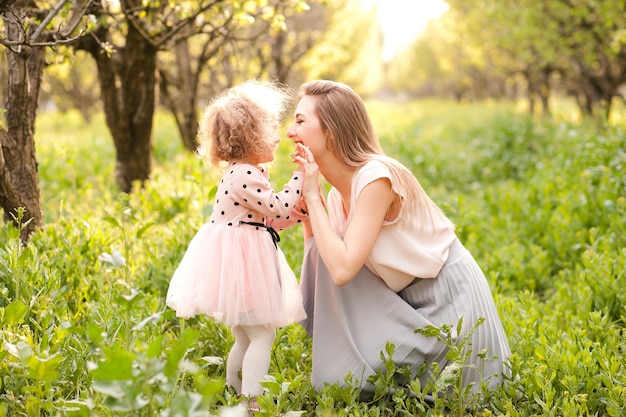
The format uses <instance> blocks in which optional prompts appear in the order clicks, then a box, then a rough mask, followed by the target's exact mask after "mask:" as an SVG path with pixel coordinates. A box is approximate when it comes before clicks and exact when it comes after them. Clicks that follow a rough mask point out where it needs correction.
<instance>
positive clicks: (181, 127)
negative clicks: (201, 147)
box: [159, 39, 202, 151]
mask: <svg viewBox="0 0 626 417" xmlns="http://www.w3.org/2000/svg"><path fill="white" fill-rule="evenodd" d="M174 56H175V57H176V69H177V74H178V79H177V80H178V82H175V81H174V80H173V78H174V76H172V75H170V73H169V72H168V71H166V70H165V69H160V71H159V74H160V84H161V92H162V95H163V97H164V98H165V101H166V105H167V107H168V108H169V110H170V112H171V113H172V115H174V119H175V120H176V126H178V131H179V132H180V136H181V138H182V140H183V144H184V145H185V148H186V149H188V150H190V151H195V150H196V148H197V147H198V141H197V139H196V138H197V134H198V115H197V113H196V106H197V100H198V82H197V80H198V76H199V72H200V69H201V68H202V66H201V65H202V63H201V62H198V63H197V67H198V68H197V69H196V72H194V70H193V68H192V59H191V56H190V53H189V42H188V41H187V40H186V39H185V40H183V41H181V42H179V43H177V44H176V46H175V47H174Z"/></svg>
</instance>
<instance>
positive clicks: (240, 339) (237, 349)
mask: <svg viewBox="0 0 626 417" xmlns="http://www.w3.org/2000/svg"><path fill="white" fill-rule="evenodd" d="M231 331H232V332H233V335H235V343H234V344H233V347H232V348H231V349H230V353H229V354H228V360H227V362H226V385H230V386H231V387H233V388H235V391H237V394H241V377H240V376H239V371H241V369H242V364H243V357H244V354H245V353H246V351H247V350H248V345H249V344H250V339H248V335H247V334H246V332H245V331H244V329H243V328H242V327H239V326H235V327H233V328H232V329H231Z"/></svg>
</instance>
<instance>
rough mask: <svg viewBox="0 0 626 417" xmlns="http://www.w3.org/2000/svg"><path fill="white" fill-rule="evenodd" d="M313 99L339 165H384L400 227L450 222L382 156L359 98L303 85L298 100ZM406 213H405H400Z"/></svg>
mask: <svg viewBox="0 0 626 417" xmlns="http://www.w3.org/2000/svg"><path fill="white" fill-rule="evenodd" d="M303 96H311V97H315V98H316V107H317V116H318V118H319V120H320V124H321V127H322V129H323V130H324V131H325V133H326V135H327V142H326V146H327V148H328V149H329V150H330V151H331V152H332V153H333V154H334V155H335V156H336V157H337V158H338V159H339V160H340V161H342V162H344V163H345V164H347V165H349V166H353V167H359V166H361V165H363V164H365V163H366V162H368V161H370V160H378V161H380V162H382V163H384V164H385V165H386V166H387V167H388V168H389V170H390V171H391V176H392V181H393V184H394V187H397V189H398V190H399V192H400V197H401V198H402V204H401V208H400V210H401V211H400V214H399V216H400V223H401V224H403V225H404V226H408V225H409V224H411V223H412V222H413V221H414V220H415V219H416V218H417V220H418V222H419V225H420V227H421V228H422V229H423V230H432V226H433V223H434V220H435V218H438V219H441V220H443V221H444V222H446V223H448V224H449V225H450V226H452V222H451V221H450V220H449V219H448V217H447V216H446V215H445V214H444V213H443V211H442V210H441V209H440V208H439V207H438V206H437V205H436V204H435V203H434V202H433V201H432V200H431V198H430V197H429V196H428V194H427V193H426V191H424V189H423V188H422V186H421V184H420V183H419V181H418V179H417V178H416V177H415V175H413V173H412V172H411V171H410V170H409V169H408V168H407V167H406V166H404V165H402V164H401V163H400V162H399V161H397V160H396V159H394V158H391V157H389V156H386V155H385V152H384V151H383V148H382V146H381V144H380V141H379V139H378V136H377V135H376V132H375V131H374V127H373V126H372V122H371V120H370V117H369V114H368V112H367V109H366V108H365V104H364V103H363V100H362V99H361V97H360V96H359V95H358V94H357V93H356V92H355V91H354V90H353V89H352V88H350V87H349V86H348V85H346V84H343V83H339V82H335V81H328V80H315V81H310V82H308V83H304V84H302V86H301V87H300V90H299V92H298V97H297V99H298V100H300V99H301V98H302V97H303ZM404 210H406V211H407V212H406V213H403V211H404Z"/></svg>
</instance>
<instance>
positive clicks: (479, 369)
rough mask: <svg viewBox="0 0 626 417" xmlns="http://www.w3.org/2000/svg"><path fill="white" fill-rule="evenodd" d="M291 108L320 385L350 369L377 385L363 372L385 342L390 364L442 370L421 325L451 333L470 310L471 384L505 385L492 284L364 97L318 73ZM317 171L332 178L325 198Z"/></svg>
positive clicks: (466, 370)
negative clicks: (388, 143)
mask: <svg viewBox="0 0 626 417" xmlns="http://www.w3.org/2000/svg"><path fill="white" fill-rule="evenodd" d="M294 116H295V120H294V123H293V125H292V126H291V127H290V128H289V130H288V132H287V135H288V136H289V137H290V138H291V139H292V140H293V141H294V142H295V143H296V148H297V152H296V154H294V159H295V160H297V161H299V162H301V163H302V164H303V166H304V169H305V183H304V190H303V193H304V199H305V203H306V206H307V211H308V214H309V220H308V222H305V223H304V229H303V230H304V234H305V239H306V249H305V259H304V261H303V266H302V274H301V279H300V285H301V289H302V292H303V297H304V303H305V309H306V311H307V319H306V320H305V321H303V322H302V324H303V326H304V327H305V328H306V330H307V332H308V333H309V335H311V337H312V338H313V369H312V375H311V379H312V384H313V385H314V386H316V387H322V386H323V385H324V384H325V383H330V384H333V383H339V384H344V383H345V382H344V381H345V377H346V376H347V375H348V374H351V375H352V376H353V377H354V378H356V379H357V380H359V381H360V384H361V387H362V388H363V390H364V391H365V392H368V391H372V390H373V385H372V384H371V383H368V382H367V379H368V377H369V376H370V375H372V374H375V373H376V371H377V370H378V369H380V368H382V367H383V362H382V359H381V352H384V351H385V345H386V344H387V342H390V343H393V344H394V345H395V352H394V355H393V361H394V363H395V364H396V365H397V366H404V365H407V366H409V367H410V369H411V371H412V372H413V374H414V375H415V374H416V373H417V371H418V368H419V367H420V366H421V365H422V364H427V365H430V364H432V363H433V362H437V363H438V364H439V368H440V369H443V368H444V367H446V366H447V365H448V364H450V362H449V361H448V360H447V358H446V353H447V352H448V350H449V348H448V347H446V345H445V344H444V343H442V342H441V341H438V340H437V339H436V338H435V337H427V336H424V335H423V334H421V333H419V332H415V330H416V329H420V328H425V327H426V326H436V327H438V328H441V327H442V326H443V325H452V326H453V329H452V332H453V333H454V332H456V331H457V330H459V329H456V326H457V324H458V322H459V319H461V318H462V319H463V326H462V327H461V329H460V333H458V334H454V336H455V340H456V342H457V343H462V341H463V340H465V339H466V336H467V335H468V334H471V335H470V336H469V342H471V344H466V345H465V346H464V349H465V353H468V359H467V363H466V364H465V365H464V367H463V383H464V385H465V386H468V385H470V384H471V390H472V392H478V390H479V389H480V383H481V382H484V383H486V384H487V385H488V386H489V387H490V388H494V387H496V386H497V385H499V384H500V383H501V382H502V380H503V378H504V375H506V374H507V373H508V372H507V368H506V360H507V358H508V356H509V355H510V348H509V344H508V342H507V339H506V335H505V333H504V329H503V327H502V323H501V321H500V318H499V316H498V312H497V310H496V306H495V304H494V300H493V297H492V294H491V290H490V288H489V285H488V282H487V280H486V278H485V276H484V274H483V272H482V271H481V269H480V267H479V266H478V265H477V263H476V262H475V260H474V259H473V257H472V255H471V254H470V253H469V252H468V251H467V250H466V249H465V248H464V247H463V245H462V244H461V242H460V241H459V240H458V238H457V236H456V234H455V232H454V225H453V224H452V222H451V221H450V220H449V219H448V218H447V217H446V216H445V214H444V213H443V212H442V211H441V210H440V209H439V207H437V205H436V204H435V203H434V202H433V201H432V200H431V199H430V198H429V197H428V195H427V194H426V193H425V191H424V190H423V189H422V187H421V186H420V184H419V182H418V180H417V179H416V178H415V176H414V175H413V174H412V173H411V172H410V171H409V170H408V169H407V168H406V167H404V166H403V165H402V164H400V163H399V162H398V161H396V160H394V159H392V158H390V157H387V156H385V155H384V152H383V149H382V147H381V145H380V142H379V141H378V138H377V136H376V134H375V132H374V129H373V127H372V124H371V121H370V119H369V115H368V113H367V110H366V109H365V106H364V104H363V102H362V100H361V98H360V97H359V96H358V95H357V94H356V93H355V92H354V91H353V90H352V89H351V88H350V87H348V86H347V85H344V84H341V83H337V82H332V81H325V80H318V81H312V82H309V83H306V84H303V85H302V86H301V88H300V92H299V95H298V102H297V107H296V110H295V113H294ZM319 173H321V174H322V175H323V176H324V178H325V179H326V181H327V182H328V183H329V184H330V185H331V186H332V188H331V190H330V192H329V194H328V201H327V203H325V202H324V198H323V197H322V196H321V193H320V190H321V188H320V185H319V178H318V174H319ZM483 319H484V322H483V323H482V324H480V325H478V326H477V324H479V322H480V321H481V320H483ZM472 332H473V333H472ZM469 350H471V352H469ZM485 350H486V355H485ZM429 370H430V371H432V368H429ZM429 370H427V371H426V372H424V373H422V374H420V379H421V380H422V382H423V383H424V382H425V381H426V380H427V378H429V377H430V375H429V374H430V372H429Z"/></svg>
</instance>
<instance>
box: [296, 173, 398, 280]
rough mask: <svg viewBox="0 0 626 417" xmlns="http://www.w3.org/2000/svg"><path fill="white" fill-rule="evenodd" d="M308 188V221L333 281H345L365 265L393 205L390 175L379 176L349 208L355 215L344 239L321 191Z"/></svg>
mask: <svg viewBox="0 0 626 417" xmlns="http://www.w3.org/2000/svg"><path fill="white" fill-rule="evenodd" d="M305 182H306V181H305ZM306 188H307V187H306V185H305V194H304V198H305V200H306V203H307V207H308V209H309V223H310V226H311V230H312V232H313V234H314V235H315V241H316V246H317V248H318V250H319V253H320V256H321V257H322V260H323V261H324V264H326V267H327V268H328V271H329V272H330V275H331V276H332V278H333V281H334V283H335V284H336V285H339V286H341V285H345V284H347V283H349V282H350V281H352V279H353V278H354V276H355V275H356V274H357V272H358V271H359V270H360V269H361V268H362V267H363V265H364V264H365V260H366V259H367V257H368V256H369V254H370V253H371V251H372V248H373V247H374V244H375V243H376V239H377V238H378V234H379V233H380V229H381V227H382V225H383V222H384V220H385V216H386V214H387V211H388V208H389V206H390V205H391V201H392V196H393V192H392V189H391V183H390V181H389V179H387V178H380V179H377V180H375V181H373V182H371V183H369V184H368V185H366V186H365V187H364V188H363V190H362V191H361V193H360V194H359V197H358V199H357V202H356V207H351V208H350V211H351V212H353V215H352V219H351V221H350V224H349V225H348V228H347V230H346V233H345V236H344V238H343V240H342V239H341V238H340V237H339V236H338V235H337V234H336V233H335V231H334V230H333V229H332V227H331V225H330V220H329V218H328V214H327V213H326V210H325V208H324V205H323V204H322V200H321V198H320V196H319V193H313V192H307V191H306ZM305 230H306V229H305Z"/></svg>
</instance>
